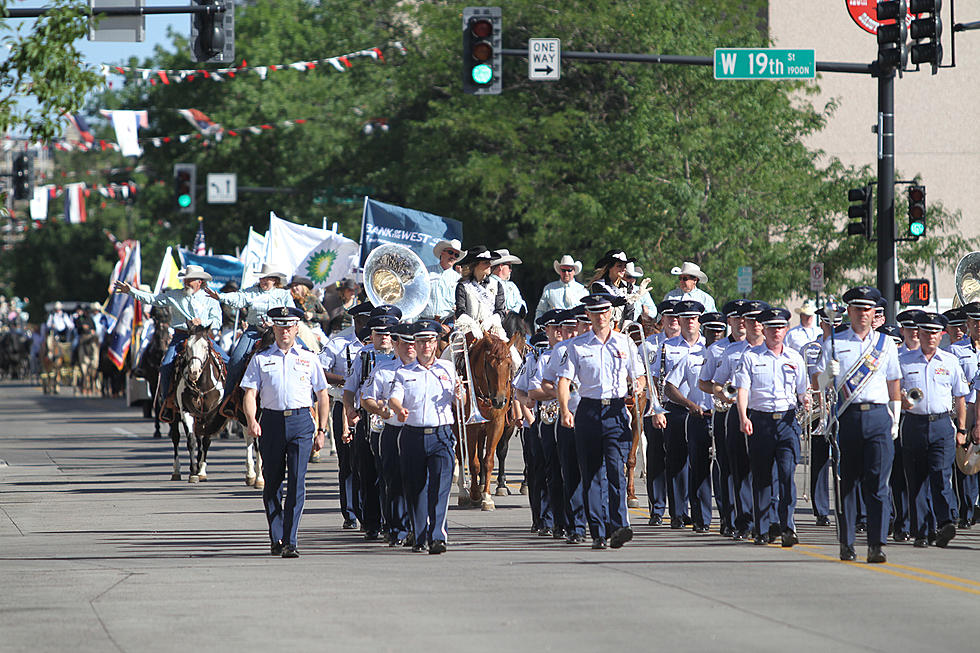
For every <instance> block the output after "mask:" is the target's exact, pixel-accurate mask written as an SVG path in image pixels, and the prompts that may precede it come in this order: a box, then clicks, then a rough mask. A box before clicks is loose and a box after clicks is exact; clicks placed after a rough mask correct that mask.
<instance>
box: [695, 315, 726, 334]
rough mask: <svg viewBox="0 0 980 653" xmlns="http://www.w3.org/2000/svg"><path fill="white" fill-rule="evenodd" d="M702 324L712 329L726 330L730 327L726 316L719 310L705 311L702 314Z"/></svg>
mask: <svg viewBox="0 0 980 653" xmlns="http://www.w3.org/2000/svg"><path fill="white" fill-rule="evenodd" d="M701 326H703V327H704V328H705V329H711V330H712V331H725V330H726V329H728V323H727V322H725V316H724V315H722V314H721V313H719V312H718V311H711V312H708V313H703V314H702V315H701Z"/></svg>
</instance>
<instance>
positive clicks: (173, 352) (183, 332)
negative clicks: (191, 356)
mask: <svg viewBox="0 0 980 653" xmlns="http://www.w3.org/2000/svg"><path fill="white" fill-rule="evenodd" d="M177 278H178V279H180V281H181V282H182V284H183V288H180V289H176V288H175V289H171V290H164V291H163V292H161V293H159V294H157V295H154V294H153V293H151V292H147V291H144V290H138V289H136V288H133V287H132V286H131V285H130V284H128V283H126V282H125V281H117V282H116V283H115V285H114V286H113V291H114V292H124V293H127V294H129V295H132V296H133V297H134V298H135V299H136V300H137V301H140V302H143V303H144V304H151V305H153V306H161V307H166V308H169V309H171V312H172V322H171V324H170V326H171V327H172V328H173V330H174V336H173V338H172V339H171V340H170V346H169V347H167V353H166V354H164V356H163V360H162V361H161V363H160V383H159V384H158V385H157V396H158V398H159V399H158V400H159V401H160V403H161V406H162V407H161V410H160V419H161V420H162V421H165V422H169V421H172V420H173V415H174V410H175V408H174V402H173V398H172V396H171V394H172V393H171V392H170V390H171V387H170V385H171V384H170V382H171V379H172V378H173V373H174V359H175V358H176V357H177V355H178V354H180V353H183V351H184V342H185V341H186V340H187V338H188V336H189V335H190V330H191V329H192V328H193V327H198V326H200V327H203V328H205V329H207V330H208V332H209V333H210V334H214V333H217V330H218V329H219V328H221V306H220V305H219V304H218V302H217V301H216V300H215V299H213V298H211V297H210V296H209V295H208V293H207V289H208V288H207V282H208V281H211V275H210V274H208V273H207V272H205V271H204V268H202V267H201V266H200V265H188V266H187V267H186V268H184V269H183V270H181V271H180V273H178V275H177ZM214 349H215V350H216V351H217V353H218V354H219V355H220V356H221V357H222V359H223V360H225V361H227V360H228V358H227V355H226V354H225V352H224V351H223V350H222V349H221V348H220V347H214Z"/></svg>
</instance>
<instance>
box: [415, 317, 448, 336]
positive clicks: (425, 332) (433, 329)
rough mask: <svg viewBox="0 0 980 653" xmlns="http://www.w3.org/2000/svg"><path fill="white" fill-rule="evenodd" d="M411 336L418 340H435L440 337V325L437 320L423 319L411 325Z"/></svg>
mask: <svg viewBox="0 0 980 653" xmlns="http://www.w3.org/2000/svg"><path fill="white" fill-rule="evenodd" d="M412 335H413V336H415V338H416V339H418V338H436V337H438V336H440V335H442V323H441V322H440V321H439V320H433V319H432V318H425V319H422V320H418V321H416V322H415V324H413V325H412Z"/></svg>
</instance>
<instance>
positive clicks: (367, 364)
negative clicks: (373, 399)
mask: <svg viewBox="0 0 980 653" xmlns="http://www.w3.org/2000/svg"><path fill="white" fill-rule="evenodd" d="M358 358H359V359H360V363H361V385H362V386H363V385H364V384H365V383H366V382H367V380H368V377H369V376H371V372H373V371H374V366H375V364H376V362H377V352H376V351H374V350H373V349H372V350H371V351H362V352H360V353H359V354H358ZM361 410H362V411H364V413H365V414H366V415H367V418H368V431H370V432H371V433H380V432H381V430H382V429H383V428H384V426H385V424H384V420H382V419H381V416H380V415H376V414H374V413H369V412H368V411H366V410H364V409H363V408H362V409H361Z"/></svg>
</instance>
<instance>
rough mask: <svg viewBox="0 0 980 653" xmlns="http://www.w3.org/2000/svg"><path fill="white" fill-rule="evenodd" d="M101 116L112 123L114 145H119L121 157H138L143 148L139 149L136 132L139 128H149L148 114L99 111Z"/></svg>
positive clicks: (144, 112) (144, 111)
mask: <svg viewBox="0 0 980 653" xmlns="http://www.w3.org/2000/svg"><path fill="white" fill-rule="evenodd" d="M99 113H101V114H102V115H103V116H106V117H107V118H109V120H111V121H112V127H113V129H115V130H116V143H118V144H119V151H120V152H121V153H122V155H123V156H140V155H141V154H143V148H141V147H140V144H139V138H138V137H137V131H138V130H139V128H140V127H149V126H150V121H149V117H148V116H149V114H148V113H147V112H146V110H145V109H144V110H142V111H128V110H113V111H109V110H106V109H103V110H101V111H100V112H99Z"/></svg>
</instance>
